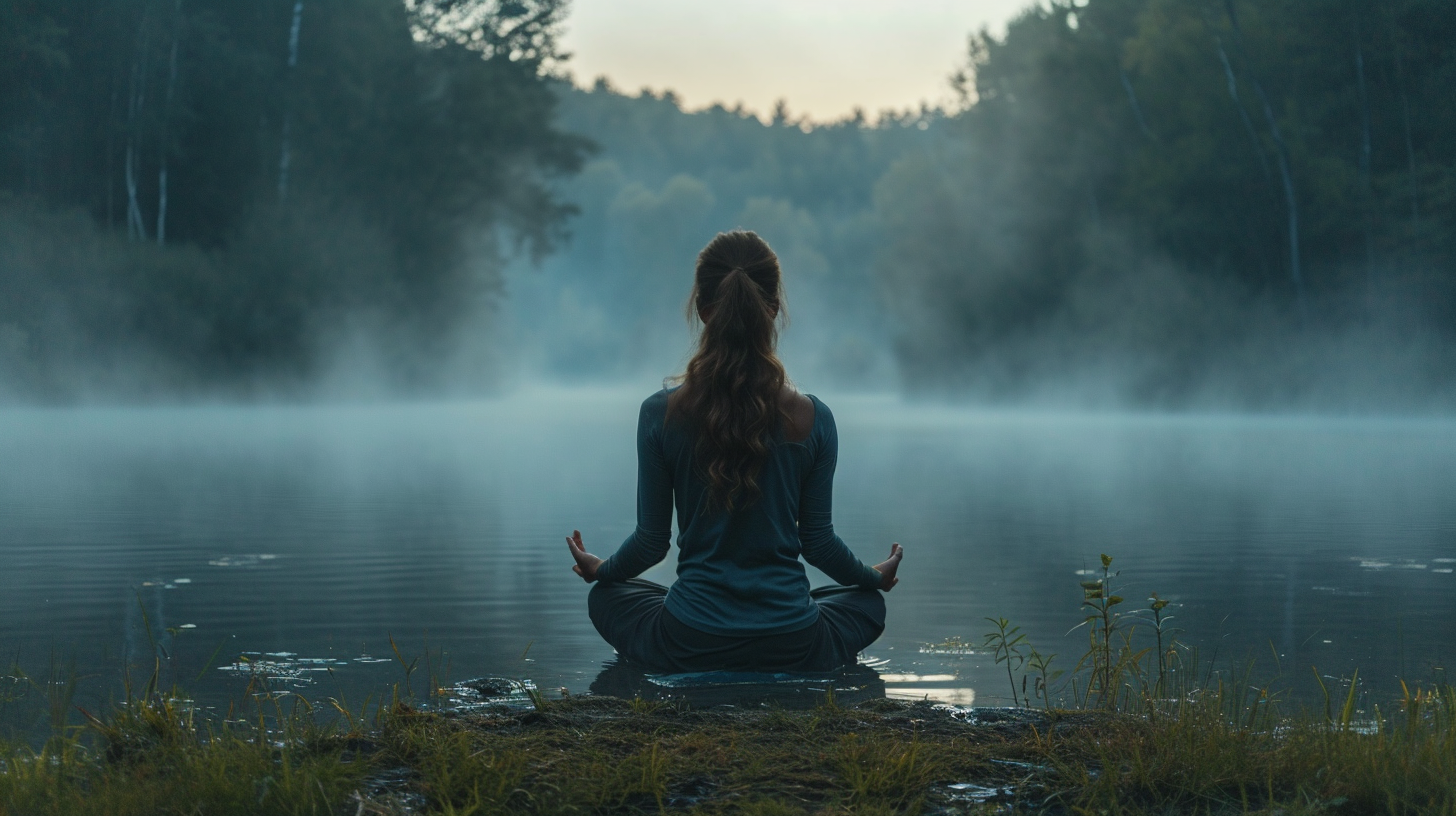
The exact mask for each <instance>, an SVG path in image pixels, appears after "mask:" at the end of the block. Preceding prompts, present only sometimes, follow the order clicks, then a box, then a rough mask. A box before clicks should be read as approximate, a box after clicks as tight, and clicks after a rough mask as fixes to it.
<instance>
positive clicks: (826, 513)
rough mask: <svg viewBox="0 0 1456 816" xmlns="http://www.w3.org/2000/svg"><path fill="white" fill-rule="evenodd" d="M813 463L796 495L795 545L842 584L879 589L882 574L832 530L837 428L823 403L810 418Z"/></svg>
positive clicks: (819, 567) (837, 439) (836, 461)
mask: <svg viewBox="0 0 1456 816" xmlns="http://www.w3.org/2000/svg"><path fill="white" fill-rule="evenodd" d="M814 423H815V427H814V433H813V436H815V437H818V442H819V444H817V445H815V446H814V464H813V466H812V467H811V469H810V470H809V475H808V477H807V478H805V479H804V488H803V492H802V493H800V495H799V548H800V550H801V551H802V552H803V553H804V560H805V561H808V562H809V564H810V565H811V566H813V567H817V568H818V569H819V570H820V571H822V572H823V573H824V574H825V575H828V576H829V577H830V578H832V579H833V580H835V581H837V582H839V583H841V584H843V585H845V586H857V587H863V588H864V589H881V588H887V587H882V586H881V582H882V579H883V576H881V575H880V573H879V572H877V571H875V569H874V568H873V567H869V566H866V565H865V563H864V562H863V561H861V560H859V559H858V558H856V557H855V555H854V553H853V552H851V551H850V549H849V547H848V546H846V545H845V543H844V540H843V539H841V538H840V537H839V536H837V535H835V534H834V519H833V515H834V514H833V505H834V469H835V467H836V466H837V465H838V463H839V430H838V429H837V428H836V427H835V425H834V415H833V414H831V413H830V412H829V409H828V408H827V407H825V408H822V409H821V410H820V411H819V414H818V416H816V417H815V420H814Z"/></svg>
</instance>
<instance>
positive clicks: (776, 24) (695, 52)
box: [562, 0, 1033, 121]
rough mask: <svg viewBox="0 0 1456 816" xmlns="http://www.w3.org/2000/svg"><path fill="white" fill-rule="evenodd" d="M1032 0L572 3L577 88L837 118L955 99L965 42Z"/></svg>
mask: <svg viewBox="0 0 1456 816" xmlns="http://www.w3.org/2000/svg"><path fill="white" fill-rule="evenodd" d="M1032 1H1033V0H572V4H571V9H570V14H569V16H568V17H567V19H566V30H565V32H564V36H563V37H562V46H563V47H564V49H565V50H566V51H568V52H571V54H572V57H571V60H570V61H569V62H568V63H567V67H568V69H569V70H570V71H571V72H572V74H573V75H575V77H576V81H577V84H579V85H589V84H590V83H591V82H592V80H593V79H595V78H596V77H597V76H600V75H605V76H607V77H608V78H609V79H610V80H611V82H612V84H613V85H615V86H616V87H617V88H618V89H620V90H623V91H628V92H632V93H636V92H637V90H639V89H641V88H642V87H644V86H645V87H649V88H652V89H653V90H654V91H663V90H668V89H671V90H674V91H676V92H677V93H678V96H679V97H681V98H682V100H683V103H684V106H685V107H687V108H689V109H698V108H703V107H706V106H708V105H711V104H713V103H714V102H722V103H723V104H725V105H727V106H728V107H732V106H733V104H734V103H735V102H742V103H743V104H744V105H745V106H747V107H748V108H750V109H751V110H754V111H756V112H758V113H759V114H761V115H762V114H767V113H768V112H769V111H770V110H771V109H772V108H773V105H774V102H775V100H778V99H780V98H782V99H787V100H788V103H789V111H790V112H791V113H792V114H794V115H800V114H804V113H807V114H809V116H810V117H811V118H812V119H814V120H816V121H823V120H828V119H837V118H840V117H842V116H845V115H847V114H849V113H850V112H851V111H852V110H853V109H854V108H855V106H859V107H861V108H863V109H864V110H865V112H866V114H868V115H869V116H870V117H871V118H873V117H874V116H875V115H876V114H877V113H878V112H879V111H880V110H881V109H884V108H894V109H897V110H899V109H904V108H908V107H918V106H919V104H920V102H921V101H922V100H923V101H925V102H929V103H930V104H932V105H934V104H937V103H940V102H946V101H950V100H951V99H952V98H953V96H954V95H953V93H952V92H951V90H950V85H949V83H948V81H947V78H948V77H949V76H950V74H951V73H952V72H954V71H955V70H956V68H958V67H960V66H961V65H962V64H963V63H964V62H965V55H966V38H967V37H968V36H969V35H970V34H971V32H973V31H976V30H978V29H980V28H981V26H983V25H984V26H989V27H990V28H991V30H992V31H995V32H998V33H999V32H1002V31H1004V30H1005V25H1006V22H1007V21H1008V20H1009V19H1011V18H1012V17H1013V16H1015V14H1016V12H1018V11H1020V10H1021V9H1022V8H1025V7H1026V6H1028V5H1030V3H1031V2H1032Z"/></svg>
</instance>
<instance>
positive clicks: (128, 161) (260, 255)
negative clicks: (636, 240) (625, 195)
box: [0, 0, 590, 399]
mask: <svg viewBox="0 0 1456 816" xmlns="http://www.w3.org/2000/svg"><path fill="white" fill-rule="evenodd" d="M563 14H564V3H563V2H562V0H410V2H407V3H402V2H399V0H259V2H249V3H233V2H223V0H108V2H93V1H92V0H0V54H3V55H4V59H3V60H0V139H3V145H4V147H3V150H0V231H3V232H4V235H3V238H0V379H3V380H4V381H5V383H6V387H7V389H8V390H9V391H10V392H11V393H12V394H17V395H21V396H26V397H29V398H36V397H39V398H42V399H44V398H56V399H67V398H72V397H75V396H78V395H80V394H82V393H83V392H84V391H85V390H86V389H87V388H90V387H95V388H98V389H100V390H103V391H106V392H109V393H113V394H114V393H118V392H120V393H124V394H125V393H134V394H141V393H144V392H145V391H146V390H147V389H151V388H163V389H172V390H175V389H179V388H180V389H184V390H185V389H187V388H194V387H212V386H218V385H221V386H226V387H227V388H231V389H234V390H238V389H241V390H243V391H246V390H247V389H248V388H249V387H250V385H249V384H250V383H258V382H263V381H270V382H275V383H276V382H283V383H288V382H295V383H297V382H304V381H306V380H307V379H308V378H309V377H310V376H312V375H313V374H314V373H315V372H316V371H317V368H318V366H319V365H320V357H321V354H322V353H323V349H324V347H325V346H327V345H328V344H329V343H330V342H335V341H340V338H339V337H336V336H331V334H332V335H341V334H347V333H359V334H365V335H371V336H373V337H375V338H377V339H379V340H380V341H381V342H379V343H378V344H377V346H378V348H380V349H386V350H387V352H386V353H388V354H390V355H393V356H392V358H391V359H389V360H386V361H385V363H384V364H383V366H382V368H383V370H385V371H387V372H389V376H391V377H394V378H398V379H399V380H401V381H402V382H420V381H424V380H428V379H429V378H430V377H431V376H432V371H433V370H435V369H436V368H438V366H437V365H436V364H437V363H438V360H439V358H440V356H441V355H445V354H448V353H449V348H448V345H449V342H450V340H449V334H450V333H449V331H448V329H449V327H451V326H453V325H454V323H455V322H456V321H457V320H458V319H459V318H460V317H461V316H462V314H463V313H464V312H466V311H469V310H471V309H472V308H474V304H476V303H477V302H478V301H480V300H481V299H482V298H486V297H488V296H489V294H490V293H491V292H492V291H494V290H495V289H497V288H498V286H499V274H500V269H501V267H502V266H503V264H504V262H505V260H506V258H508V257H510V256H512V255H513V254H516V253H525V254H534V255H536V256H541V255H543V254H545V253H546V252H548V251H549V250H550V249H551V248H552V247H554V246H555V245H556V244H557V243H558V242H559V240H560V239H561V237H562V236H563V235H564V224H565V220H566V218H567V216H568V215H569V214H570V213H571V212H573V208H572V207H571V205H569V204H568V203H566V202H564V201H562V200H561V199H559V198H558V197H557V196H556V195H555V194H554V192H553V191H552V188H551V179H552V178H553V177H555V176H559V175H562V174H568V173H571V172H573V171H575V170H576V169H577V168H578V167H579V165H580V162H581V160H582V158H583V157H584V156H585V155H587V153H588V152H589V149H590V143H589V142H588V141H587V140H585V139H583V138H581V137H578V136H575V135H571V134H568V133H566V132H564V131H562V130H560V129H559V128H557V127H556V126H555V124H554V117H555V106H556V96H555V94H554V92H553V91H552V90H551V87H550V85H551V81H552V80H551V73H552V71H553V69H554V65H555V64H556V63H557V62H559V60H560V58H561V55H560V53H559V52H558V50H557V45H556V35H557V30H558V28H559V25H560V22H561V18H562V15H563Z"/></svg>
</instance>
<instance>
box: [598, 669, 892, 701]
mask: <svg viewBox="0 0 1456 816" xmlns="http://www.w3.org/2000/svg"><path fill="white" fill-rule="evenodd" d="M885 688H886V686H885V681H884V680H883V679H882V678H881V677H880V674H879V672H877V671H875V669H874V668H873V667H872V666H868V665H858V666H852V667H849V668H846V669H842V670H840V671H836V672H826V673H823V674H778V673H772V674H771V673H762V672H692V673H686V674H650V673H646V672H644V671H642V670H641V669H640V668H638V667H637V666H634V665H633V664H631V663H629V662H627V661H623V660H614V661H612V662H610V663H608V664H607V666H606V668H604V669H602V672H601V673H600V674H598V675H597V677H596V679H595V680H593V681H592V684H591V689H590V690H591V693H592V694H600V695H607V696H612V697H623V698H626V699H638V698H640V699H643V700H661V701H681V702H685V703H687V704H688V705H690V706H692V707H694V708H711V707H713V706H735V707H739V708H742V707H745V706H761V705H769V706H777V707H779V708H786V709H803V708H813V707H815V706H819V705H823V704H824V703H825V701H826V700H827V699H829V696H830V695H831V694H832V695H833V699H834V701H835V702H837V703H839V704H841V705H853V704H855V703H860V702H864V701H866V700H875V699H881V698H883V697H885Z"/></svg>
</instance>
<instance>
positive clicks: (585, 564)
mask: <svg viewBox="0 0 1456 816" xmlns="http://www.w3.org/2000/svg"><path fill="white" fill-rule="evenodd" d="M653 402H654V400H653V399H651V398H650V399H648V400H647V401H646V402H644V403H643V404H642V411H641V412H640V413H639V414H638V416H637V529H635V530H633V531H632V534H631V535H629V536H627V540H625V541H623V542H622V546H621V547H618V548H617V552H616V554H614V555H613V556H612V557H610V558H608V559H606V560H605V561H604V560H602V559H600V558H597V557H596V556H594V555H592V554H591V553H589V552H587V551H586V550H585V549H584V548H583V546H582V543H581V534H580V533H574V540H573V539H572V538H568V539H567V540H566V541H567V545H568V546H570V547H571V554H572V557H573V558H574V559H575V560H576V564H575V565H574V566H573V567H572V570H573V571H574V572H576V574H577V575H580V576H581V577H582V578H583V579H584V580H585V581H587V583H591V582H592V581H605V582H608V583H610V582H615V581H625V580H627V579H628V578H636V577H637V576H638V575H641V574H642V573H643V572H646V571H647V569H648V568H649V567H651V566H653V565H654V564H656V563H658V562H659V561H661V560H662V559H664V558H666V557H667V553H668V550H670V549H671V548H672V472H671V471H670V470H669V469H668V467H667V459H666V456H665V455H664V454H663V450H662V416H661V415H660V413H659V412H658V411H656V410H653V409H652V407H651V406H652V404H653Z"/></svg>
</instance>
